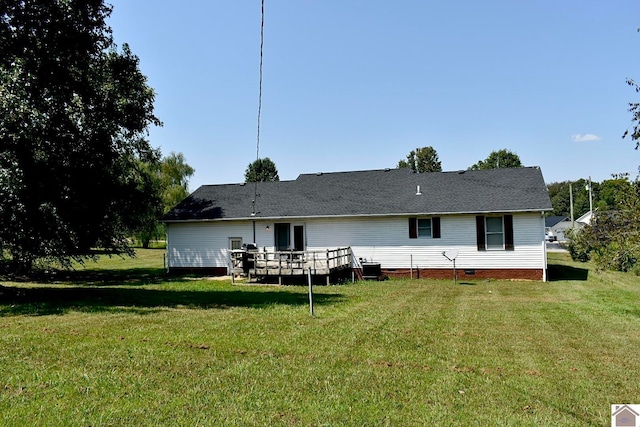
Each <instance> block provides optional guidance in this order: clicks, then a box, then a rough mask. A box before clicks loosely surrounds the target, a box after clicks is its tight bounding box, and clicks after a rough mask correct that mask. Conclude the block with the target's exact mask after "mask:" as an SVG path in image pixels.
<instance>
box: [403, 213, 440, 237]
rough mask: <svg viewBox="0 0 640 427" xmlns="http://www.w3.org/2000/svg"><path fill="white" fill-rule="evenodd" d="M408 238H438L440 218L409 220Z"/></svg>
mask: <svg viewBox="0 0 640 427" xmlns="http://www.w3.org/2000/svg"><path fill="white" fill-rule="evenodd" d="M409 238H410V239H417V238H432V239H439V238H440V217H438V216H432V217H430V218H409Z"/></svg>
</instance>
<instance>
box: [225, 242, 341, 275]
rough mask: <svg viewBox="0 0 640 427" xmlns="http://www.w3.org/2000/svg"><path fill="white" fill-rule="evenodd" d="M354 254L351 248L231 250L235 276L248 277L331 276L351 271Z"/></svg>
mask: <svg viewBox="0 0 640 427" xmlns="http://www.w3.org/2000/svg"><path fill="white" fill-rule="evenodd" d="M352 263H353V255H352V252H351V248H350V247H346V248H336V249H325V250H316V251H250V252H244V251H232V252H231V266H232V274H234V273H240V272H244V273H245V274H248V275H249V276H258V277H260V276H297V275H305V274H308V273H309V272H310V273H311V275H326V276H328V275H330V274H331V273H333V272H335V271H338V270H344V269H350V268H351V267H352Z"/></svg>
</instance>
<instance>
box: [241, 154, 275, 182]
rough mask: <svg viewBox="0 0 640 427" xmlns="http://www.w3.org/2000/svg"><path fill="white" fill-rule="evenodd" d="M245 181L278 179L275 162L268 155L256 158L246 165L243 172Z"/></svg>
mask: <svg viewBox="0 0 640 427" xmlns="http://www.w3.org/2000/svg"><path fill="white" fill-rule="evenodd" d="M244 181H245V182H271V181H280V177H279V176H278V169H277V168H276V164H275V163H274V162H273V161H272V160H271V159H270V158H268V157H265V158H264V159H257V160H255V161H254V162H253V163H250V164H249V166H247V169H246V170H245V172H244Z"/></svg>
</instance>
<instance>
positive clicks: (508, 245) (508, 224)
mask: <svg viewBox="0 0 640 427" xmlns="http://www.w3.org/2000/svg"><path fill="white" fill-rule="evenodd" d="M504 248H505V250H507V251H512V250H513V215H505V216H504Z"/></svg>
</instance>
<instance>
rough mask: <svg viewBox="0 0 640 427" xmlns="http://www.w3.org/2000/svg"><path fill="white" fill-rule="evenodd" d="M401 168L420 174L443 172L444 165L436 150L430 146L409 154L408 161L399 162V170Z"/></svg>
mask: <svg viewBox="0 0 640 427" xmlns="http://www.w3.org/2000/svg"><path fill="white" fill-rule="evenodd" d="M401 168H409V169H411V170H412V171H413V172H418V173H422V172H442V163H441V162H440V159H439V158H438V153H437V152H436V150H435V148H433V147H431V146H429V147H422V148H416V149H415V150H411V151H410V152H409V154H407V160H400V161H399V162H398V169H401Z"/></svg>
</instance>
